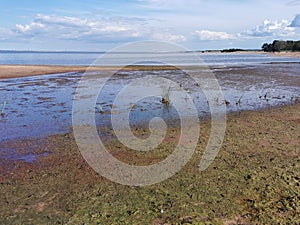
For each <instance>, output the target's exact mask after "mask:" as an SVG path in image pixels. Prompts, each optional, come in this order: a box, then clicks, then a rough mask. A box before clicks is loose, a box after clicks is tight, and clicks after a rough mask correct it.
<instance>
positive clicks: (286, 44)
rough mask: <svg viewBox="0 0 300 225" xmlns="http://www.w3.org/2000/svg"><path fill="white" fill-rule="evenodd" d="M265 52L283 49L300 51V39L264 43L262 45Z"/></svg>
mask: <svg viewBox="0 0 300 225" xmlns="http://www.w3.org/2000/svg"><path fill="white" fill-rule="evenodd" d="M261 48H262V50H263V51H265V52H281V51H293V52H295V51H300V41H280V40H275V41H273V43H264V44H263V46H262V47H261Z"/></svg>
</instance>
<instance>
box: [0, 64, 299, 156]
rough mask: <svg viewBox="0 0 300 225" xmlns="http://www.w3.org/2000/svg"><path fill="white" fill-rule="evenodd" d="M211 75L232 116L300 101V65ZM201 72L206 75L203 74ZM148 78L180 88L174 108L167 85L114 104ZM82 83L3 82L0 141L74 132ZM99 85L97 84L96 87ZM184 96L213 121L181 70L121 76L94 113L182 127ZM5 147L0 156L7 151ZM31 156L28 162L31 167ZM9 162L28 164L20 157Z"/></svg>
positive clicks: (67, 77) (73, 79) (101, 118)
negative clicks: (74, 108)
mask: <svg viewBox="0 0 300 225" xmlns="http://www.w3.org/2000/svg"><path fill="white" fill-rule="evenodd" d="M211 70H212V71H213V73H214V74H215V76H216V77H217V79H218V82H219V84H220V86H221V88H222V90H223V93H224V96H225V99H226V100H227V102H228V103H227V110H228V112H237V111H240V110H256V109H263V108H268V107H274V106H279V105H286V104H293V103H296V102H297V101H300V64H296V63H290V64H288V63H284V64H260V65H249V66H231V67H220V66H218V67H214V68H211ZM198 72H199V73H200V74H201V73H202V72H203V71H201V70H199V71H198ZM145 76H153V77H155V76H159V77H164V78H168V79H170V80H173V81H174V82H176V83H178V86H177V87H171V89H170V91H169V94H170V104H169V105H166V104H162V103H161V98H162V95H163V94H164V91H165V89H166V88H168V86H169V84H166V83H161V84H157V85H156V86H155V85H154V86H153V87H149V86H150V85H149V83H147V82H144V83H142V84H140V85H138V86H135V88H134V92H129V95H128V96H127V97H126V98H127V101H126V103H124V104H123V102H122V101H121V102H119V103H118V104H115V103H114V99H115V98H116V96H117V95H118V93H119V91H121V90H122V88H123V87H124V86H128V85H129V84H130V82H132V81H135V80H137V79H139V78H143V77H145ZM81 77H82V74H81V73H64V74H53V75H43V76H36V77H26V78H14V79H4V80H0V105H2V102H4V101H6V102H7V105H6V106H5V109H4V111H5V115H4V116H2V117H1V116H0V133H1V137H0V141H8V140H12V139H15V138H30V137H41V136H46V135H51V134H57V133H65V132H69V131H70V127H71V126H72V104H73V97H74V94H75V92H76V87H77V84H78V82H79V80H80V78H81ZM91 77H92V74H91ZM98 81H99V80H97V79H91V82H98ZM149 88H150V91H151V90H153V92H154V93H160V94H157V95H156V96H151V97H148V98H145V99H141V100H140V101H138V102H135V101H132V102H131V101H130V100H131V99H132V100H134V99H135V97H138V96H139V95H140V94H141V93H143V92H144V91H145V90H146V89H149ZM148 91H149V90H148ZM183 91H184V92H186V93H187V94H188V95H190V96H191V98H192V100H193V102H194V103H195V105H196V106H197V110H198V114H199V117H207V116H209V106H208V103H207V99H206V97H205V95H204V94H203V93H202V91H201V89H200V87H198V86H197V85H195V83H194V82H193V81H192V80H191V79H190V78H189V76H187V75H186V74H185V73H184V72H183V71H180V70H164V71H120V72H118V73H117V74H115V75H114V76H112V77H111V79H110V80H109V81H108V82H107V83H106V85H105V86H104V88H103V90H102V92H101V94H100V96H98V99H97V104H96V105H95V106H94V107H93V108H90V109H89V110H92V111H95V115H96V116H95V118H96V124H97V125H98V126H100V127H104V126H108V127H110V119H111V116H112V115H118V114H122V113H126V112H128V111H130V124H131V125H146V126H147V124H148V123H149V121H150V120H151V119H152V118H153V117H161V118H163V119H164V120H166V121H171V122H170V124H171V123H172V124H174V123H175V125H176V124H178V123H179V122H178V121H179V120H178V118H179V115H178V109H176V108H175V107H173V106H172V101H173V102H175V101H176V100H178V98H181V101H182V102H183V104H182V107H183V111H184V109H186V112H188V108H187V107H188V106H186V105H185V104H184V100H183V98H185V96H187V94H186V95H180V93H182V92H183ZM216 101H217V99H216ZM187 115H188V113H187ZM1 146H3V145H1ZM1 146H0V152H3V151H5V150H6V149H5V148H4V147H1ZM30 154H31V153H30V152H29V155H28V158H27V159H29V161H30V160H31V158H30ZM0 157H1V156H0ZM8 158H10V159H22V158H20V157H18V156H16V155H15V153H12V154H11V155H10V157H8ZM27 159H26V160H27Z"/></svg>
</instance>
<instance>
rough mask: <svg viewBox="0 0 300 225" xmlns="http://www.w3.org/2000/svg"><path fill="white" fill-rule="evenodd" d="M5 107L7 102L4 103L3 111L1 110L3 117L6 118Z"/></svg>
mask: <svg viewBox="0 0 300 225" xmlns="http://www.w3.org/2000/svg"><path fill="white" fill-rule="evenodd" d="M5 106H6V101H4V103H3V106H2V110H1V116H5V112H4V109H5Z"/></svg>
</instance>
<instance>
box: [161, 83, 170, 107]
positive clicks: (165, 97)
mask: <svg viewBox="0 0 300 225" xmlns="http://www.w3.org/2000/svg"><path fill="white" fill-rule="evenodd" d="M170 95H171V87H170V86H169V87H168V88H166V87H164V88H163V94H162V96H161V102H162V103H163V104H166V105H167V104H169V103H170V101H171V100H170Z"/></svg>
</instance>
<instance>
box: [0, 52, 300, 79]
mask: <svg viewBox="0 0 300 225" xmlns="http://www.w3.org/2000/svg"><path fill="white" fill-rule="evenodd" d="M197 54H200V55H201V54H229V55H234V54H264V55H270V56H276V57H292V58H300V52H275V53H269V52H263V51H240V52H232V53H220V52H205V53H201V52H197ZM186 67H189V66H186ZM192 67H193V66H192ZM115 69H118V68H117V67H114V66H65V65H0V80H1V79H9V78H18V77H29V76H39V75H47V74H58V73H68V72H78V73H83V72H85V71H105V70H115ZM127 69H128V70H141V69H142V70H174V69H177V68H176V67H174V66H156V65H154V66H153V65H145V66H140V65H136V66H126V67H125V68H122V70H127Z"/></svg>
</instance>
